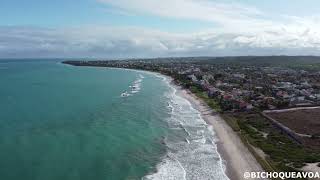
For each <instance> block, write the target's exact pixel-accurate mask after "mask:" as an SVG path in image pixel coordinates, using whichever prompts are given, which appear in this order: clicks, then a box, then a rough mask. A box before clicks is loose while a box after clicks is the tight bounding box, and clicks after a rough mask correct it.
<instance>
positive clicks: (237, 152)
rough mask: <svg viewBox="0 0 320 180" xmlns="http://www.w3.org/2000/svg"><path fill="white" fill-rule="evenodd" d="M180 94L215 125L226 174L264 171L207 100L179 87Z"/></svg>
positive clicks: (235, 175) (240, 175) (234, 176)
mask: <svg viewBox="0 0 320 180" xmlns="http://www.w3.org/2000/svg"><path fill="white" fill-rule="evenodd" d="M178 90H179V94H180V95H181V96H182V97H184V98H185V99H187V100H188V101H189V102H190V103H191V104H192V106H193V107H194V108H195V109H197V110H198V111H199V112H200V114H201V116H202V118H203V119H204V120H205V121H206V122H207V124H209V125H211V126H212V127H213V131H214V132H215V134H216V136H217V138H218V141H217V147H218V152H219V153H220V155H221V156H222V158H223V160H224V163H225V166H226V174H227V176H228V177H229V178H230V179H232V180H233V179H243V174H244V173H245V172H258V171H259V172H262V171H264V170H263V168H262V167H261V166H260V164H259V163H258V162H257V160H256V159H255V157H254V156H253V155H252V154H251V152H250V151H249V150H248V148H247V147H246V146H245V145H244V144H243V143H242V141H241V139H240V137H239V136H238V135H237V134H236V132H234V131H233V130H232V129H231V127H230V126H229V125H228V124H227V123H226V122H225V120H223V119H222V117H220V115H219V114H218V113H216V112H214V111H213V110H212V109H211V108H210V107H209V106H208V105H207V104H206V103H205V102H203V101H202V100H201V99H200V98H198V97H196V96H195V95H194V94H192V93H191V92H189V91H188V90H185V89H182V88H181V87H178Z"/></svg>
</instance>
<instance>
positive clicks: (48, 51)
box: [0, 0, 320, 57]
mask: <svg viewBox="0 0 320 180" xmlns="http://www.w3.org/2000/svg"><path fill="white" fill-rule="evenodd" d="M100 1H101V2H103V3H108V4H110V5H112V6H114V7H117V8H118V9H119V12H121V13H129V14H131V13H134V14H148V15H154V16H161V17H167V18H177V19H191V20H201V21H207V22H212V23H215V24H216V26H215V28H213V29H209V30H203V31H200V32H194V33H172V32H163V31H158V30H154V29H147V28H142V27H139V28H138V27H110V26H108V27H106V26H84V27H78V28H57V29H44V28H35V27H34V28H30V27H0V56H1V57H6V56H7V57H17V56H19V57H32V56H34V57H37V56H45V57H83V56H85V57H88V56H89V57H155V56H207V55H208V56H222V55H223V56H229V55H278V54H287V55H320V51H319V50H320V23H319V22H320V18H319V17H320V16H311V17H295V16H285V15H282V16H280V17H279V18H278V19H277V20H273V21H271V20H268V18H267V15H266V14H265V13H263V12H261V11H259V10H257V9H255V8H253V7H246V6H242V5H239V4H234V3H231V4H222V3H214V2H213V1H208V0H197V1H196V0H161V1H159V0H135V1H133V0H117V1H114V0H100Z"/></svg>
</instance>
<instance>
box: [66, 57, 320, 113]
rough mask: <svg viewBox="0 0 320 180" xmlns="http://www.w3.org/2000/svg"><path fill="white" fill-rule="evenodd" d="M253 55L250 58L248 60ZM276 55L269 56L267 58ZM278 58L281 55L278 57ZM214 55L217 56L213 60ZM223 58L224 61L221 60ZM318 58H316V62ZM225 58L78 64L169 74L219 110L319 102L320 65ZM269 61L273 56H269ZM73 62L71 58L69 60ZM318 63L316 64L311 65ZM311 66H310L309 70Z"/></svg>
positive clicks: (301, 105)
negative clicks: (204, 93)
mask: <svg viewBox="0 0 320 180" xmlns="http://www.w3.org/2000/svg"><path fill="white" fill-rule="evenodd" d="M252 58H254V57H251V58H249V59H250V60H251V59H252ZM272 58H276V57H270V59H272ZM278 58H281V57H278ZM216 59H217V60H216ZM223 60H224V61H225V62H223ZM319 60H320V58H318V62H319ZM229 61H230V59H228V58H211V59H210V58H161V59H157V60H155V59H144V60H137V59H136V60H124V61H79V62H78V65H92V66H107V67H117V68H133V69H143V70H149V71H155V72H161V73H163V74H168V75H170V76H172V77H174V79H175V80H176V82H177V83H179V84H180V85H183V86H184V87H187V88H190V87H191V86H194V87H195V88H198V89H199V90H202V91H206V92H207V93H208V96H209V97H210V98H213V99H215V100H216V102H218V104H219V105H220V107H221V109H222V111H252V110H258V111H259V110H267V109H269V110H270V109H271V110H272V109H283V108H288V107H305V106H317V105H320V69H319V71H316V70H314V69H311V68H310V67H312V66H313V65H312V64H311V65H309V69H307V70H306V69H303V66H302V65H301V67H300V68H299V67H294V68H291V67H290V66H293V65H296V64H290V63H294V62H290V60H289V61H288V60H286V61H287V62H288V63H289V65H288V66H284V65H277V64H276V63H274V64H272V63H269V64H266V63H267V62H268V61H264V62H259V61H262V60H259V58H257V61H258V62H256V63H253V64H252V63H251V64H248V63H246V61H245V62H241V60H239V61H238V62H237V61H236V60H233V59H231V63H228V62H229ZM271 61H272V60H271ZM70 63H72V62H70ZM314 66H318V64H316V65H314ZM310 69H311V70H310Z"/></svg>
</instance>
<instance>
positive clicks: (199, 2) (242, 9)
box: [98, 0, 263, 26]
mask: <svg viewBox="0 0 320 180" xmlns="http://www.w3.org/2000/svg"><path fill="white" fill-rule="evenodd" d="M98 1H100V2H102V3H105V4H108V5H111V6H113V7H114V8H118V11H119V12H124V11H126V12H128V13H135V14H141V15H154V16H160V17H166V18H176V19H189V20H200V21H207V22H212V23H218V24H220V25H229V26H230V25H244V24H247V23H260V22H256V19H255V17H256V16H262V15H263V13H262V12H260V11H259V10H258V9H256V8H254V7H248V6H242V5H240V4H238V3H231V2H229V3H228V4H225V3H218V2H215V1H210V0H116V1H115V0H98Z"/></svg>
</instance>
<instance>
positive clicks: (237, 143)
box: [107, 67, 264, 180]
mask: <svg viewBox="0 0 320 180" xmlns="http://www.w3.org/2000/svg"><path fill="white" fill-rule="evenodd" d="M107 68H111V69H124V70H129V71H136V72H141V73H150V74H153V75H155V76H158V77H159V76H161V77H163V78H165V79H167V80H168V82H169V84H170V85H172V86H173V87H174V88H175V89H176V90H177V94H178V95H179V96H181V97H182V98H184V99H186V100H187V101H189V102H190V104H191V105H192V107H193V108H194V109H196V110H197V111H199V113H200V115H201V117H202V118H203V120H205V122H206V123H207V124H208V125H210V126H212V128H213V131H214V133H215V135H216V137H217V141H216V145H217V149H218V153H219V154H220V156H221V157H222V161H223V163H224V166H225V173H226V175H227V176H228V178H229V179H231V180H236V179H239V180H240V179H243V174H244V173H245V172H263V171H264V170H263V168H262V167H261V165H260V164H259V163H258V162H257V160H256V159H255V157H254V156H253V155H252V153H251V152H250V151H249V150H248V148H247V147H246V146H245V145H244V144H243V142H242V141H241V139H240V137H239V136H238V135H237V133H236V132H234V131H233V130H232V128H231V127H230V126H229V125H228V124H227V123H226V122H225V120H224V119H222V117H220V115H219V114H218V113H216V112H214V110H213V109H211V108H210V107H209V106H208V105H207V104H206V103H205V102H204V101H203V100H201V99H200V98H198V97H197V96H195V95H194V94H193V93H191V92H190V91H188V90H186V89H183V88H182V87H181V86H179V85H177V84H175V83H174V80H173V78H172V77H170V76H168V75H165V74H162V73H159V72H153V71H146V70H140V69H131V68H115V67H107Z"/></svg>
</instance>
